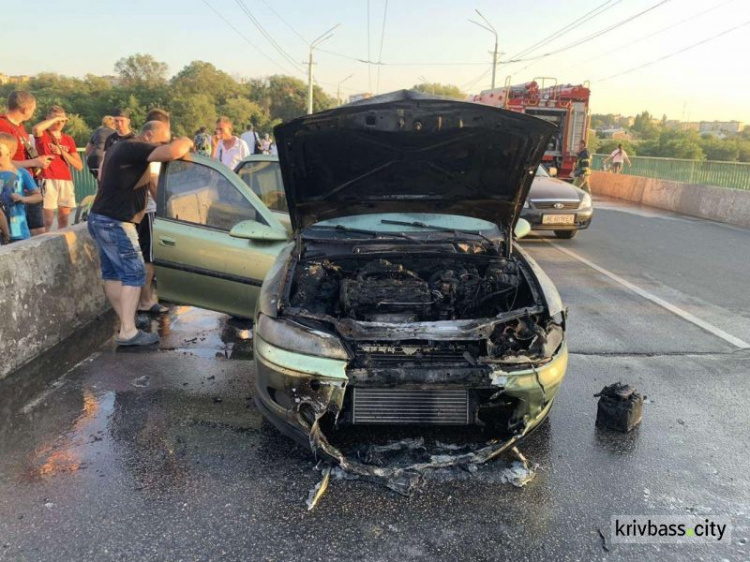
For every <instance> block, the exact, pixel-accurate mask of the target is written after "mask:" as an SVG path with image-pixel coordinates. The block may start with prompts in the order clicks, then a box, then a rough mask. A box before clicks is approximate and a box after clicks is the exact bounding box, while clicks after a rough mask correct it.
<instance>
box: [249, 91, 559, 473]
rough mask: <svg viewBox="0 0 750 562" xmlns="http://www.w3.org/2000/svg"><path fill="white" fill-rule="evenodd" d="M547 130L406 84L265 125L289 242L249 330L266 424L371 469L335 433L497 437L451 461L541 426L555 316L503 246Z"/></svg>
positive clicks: (521, 257) (555, 345)
mask: <svg viewBox="0 0 750 562" xmlns="http://www.w3.org/2000/svg"><path fill="white" fill-rule="evenodd" d="M553 131H554V127H552V126H551V125H549V124H548V123H546V122H544V121H542V120H539V119H537V118H535V117H530V116H526V115H522V114H518V113H512V112H509V111H504V110H501V109H497V108H494V107H489V106H482V105H478V104H471V103H464V102H458V101H450V100H443V99H435V98H429V97H425V96H422V95H420V94H417V93H415V92H407V91H403V92H397V93H394V94H388V95H385V96H379V97H375V98H371V99H369V100H364V102H358V103H355V104H349V105H347V106H342V107H340V108H336V109H333V110H329V111H326V112H322V113H318V114H314V115H309V116H306V117H302V118H299V119H296V120H293V121H291V122H289V123H287V124H283V125H279V126H278V127H276V129H275V131H274V132H275V136H276V139H277V142H278V147H279V161H280V165H281V173H282V176H283V184H284V189H285V193H286V201H287V204H288V208H289V215H290V220H291V226H292V230H293V236H292V241H291V242H290V243H288V244H287V245H286V246H285V247H284V248H283V250H282V251H281V252H280V254H279V255H278V257H277V258H276V261H275V263H274V264H273V266H272V267H271V268H270V271H269V272H268V275H267V276H266V278H265V280H264V282H263V285H262V288H261V291H260V296H259V301H258V306H257V311H256V314H255V329H254V349H255V362H256V366H257V376H256V393H255V399H256V403H257V404H258V406H259V408H260V409H261V411H262V412H263V414H264V415H265V416H266V417H267V418H268V419H269V420H270V421H272V422H273V423H274V425H276V427H278V428H279V429H280V430H281V431H282V432H284V433H285V434H287V435H289V436H291V437H292V438H294V439H296V440H297V441H299V442H300V443H303V444H305V445H306V446H310V447H312V449H313V450H314V451H316V452H317V453H318V454H320V455H323V456H325V457H329V458H331V459H333V460H335V461H336V462H338V463H339V464H341V465H342V466H344V467H345V468H346V469H348V470H351V471H353V472H355V473H362V474H372V470H373V469H371V468H369V467H364V466H363V465H362V464H361V463H359V462H358V461H355V460H351V459H348V458H346V457H345V456H344V455H343V454H342V453H341V452H340V451H339V449H337V448H336V446H334V445H332V443H331V439H330V437H331V435H332V433H335V432H336V431H337V428H340V427H342V426H345V425H349V424H355V425H357V424H363V425H378V424H381V425H411V424H419V425H446V426H481V427H485V428H488V430H492V431H495V432H497V433H498V434H502V435H504V436H505V438H504V439H497V440H495V441H493V443H492V444H490V445H488V446H487V447H486V448H483V449H481V450H479V451H475V452H472V453H471V455H472V457H471V458H469V459H464V460H467V461H476V462H482V461H484V460H488V459H489V458H492V457H494V456H496V455H497V454H499V453H500V452H502V451H504V450H506V449H507V448H509V447H511V446H513V445H514V444H515V443H517V442H518V441H519V440H520V439H522V438H523V437H524V436H526V435H528V434H529V432H531V431H532V430H533V429H534V428H535V427H537V426H538V425H539V424H540V423H541V422H542V421H543V420H544V419H545V417H546V416H547V414H548V412H549V410H550V407H551V406H552V403H553V401H554V398H555V395H556V394H557V391H558V389H559V387H560V384H561V382H562V380H563V377H564V374H565V370H566V366H567V360H568V354H567V347H566V342H565V310H564V309H563V306H562V304H561V301H560V298H559V295H558V293H557V291H556V289H555V287H554V286H553V284H552V283H551V281H550V280H549V278H548V277H547V276H546V275H545V274H544V272H543V271H542V270H541V269H540V268H539V267H538V266H537V265H536V264H535V262H534V261H533V260H532V259H531V258H530V257H529V256H528V255H527V254H526V253H525V252H524V251H523V250H522V249H521V248H519V247H518V246H517V245H516V244H514V240H513V238H514V232H516V233H517V234H520V235H523V234H524V233H525V232H527V231H528V224H527V223H525V222H524V221H521V222H520V223H519V214H520V212H521V208H522V206H523V202H524V200H525V199H526V195H527V193H528V191H529V188H530V186H531V182H532V180H533V178H534V172H535V170H536V167H537V166H538V164H539V161H540V159H541V157H542V154H543V153H544V148H545V146H546V144H547V140H548V138H549V135H550V134H551V133H552V132H553ZM517 223H518V224H517ZM524 227H525V228H524ZM378 470H382V469H378Z"/></svg>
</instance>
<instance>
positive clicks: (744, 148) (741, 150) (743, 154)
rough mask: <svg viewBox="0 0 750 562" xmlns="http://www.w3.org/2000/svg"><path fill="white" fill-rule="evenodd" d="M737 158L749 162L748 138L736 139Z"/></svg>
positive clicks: (749, 144)
mask: <svg viewBox="0 0 750 562" xmlns="http://www.w3.org/2000/svg"><path fill="white" fill-rule="evenodd" d="M737 160H739V161H740V162H750V140H745V139H743V138H740V139H739V140H738V141H737Z"/></svg>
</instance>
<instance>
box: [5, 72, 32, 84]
mask: <svg viewBox="0 0 750 562" xmlns="http://www.w3.org/2000/svg"><path fill="white" fill-rule="evenodd" d="M30 79H31V77H30V76H26V75H25V74H22V75H19V76H8V75H7V74H2V73H0V85H5V84H23V83H24V82H28V81H29V80H30Z"/></svg>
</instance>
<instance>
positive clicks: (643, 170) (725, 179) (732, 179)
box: [593, 154, 750, 190]
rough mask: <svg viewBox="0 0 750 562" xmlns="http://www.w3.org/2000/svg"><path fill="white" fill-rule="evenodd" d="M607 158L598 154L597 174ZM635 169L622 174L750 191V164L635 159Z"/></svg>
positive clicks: (650, 158) (631, 159)
mask: <svg viewBox="0 0 750 562" xmlns="http://www.w3.org/2000/svg"><path fill="white" fill-rule="evenodd" d="M605 158H606V155H604V154H594V161H593V167H594V170H603V169H604V164H603V163H604V159H605ZM630 161H631V162H632V163H633V166H632V167H628V166H627V165H626V166H624V167H623V169H622V171H621V172H620V173H623V174H628V175H631V176H642V177H646V178H655V179H661V180H669V181H679V182H685V183H698V184H704V185H715V186H717V187H731V188H734V189H745V190H750V163H746V162H716V161H710V160H707V161H704V160H681V159H678V158H654V157H650V156H632V157H631V158H630Z"/></svg>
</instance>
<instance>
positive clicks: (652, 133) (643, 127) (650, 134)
mask: <svg viewBox="0 0 750 562" xmlns="http://www.w3.org/2000/svg"><path fill="white" fill-rule="evenodd" d="M632 130H633V131H634V132H636V133H637V134H638V137H639V138H643V139H655V138H656V137H658V136H659V127H658V126H657V125H655V124H654V118H653V116H652V115H651V114H650V113H649V112H648V111H644V112H642V113H639V114H638V115H636V116H635V120H634V122H633V127H632Z"/></svg>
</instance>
